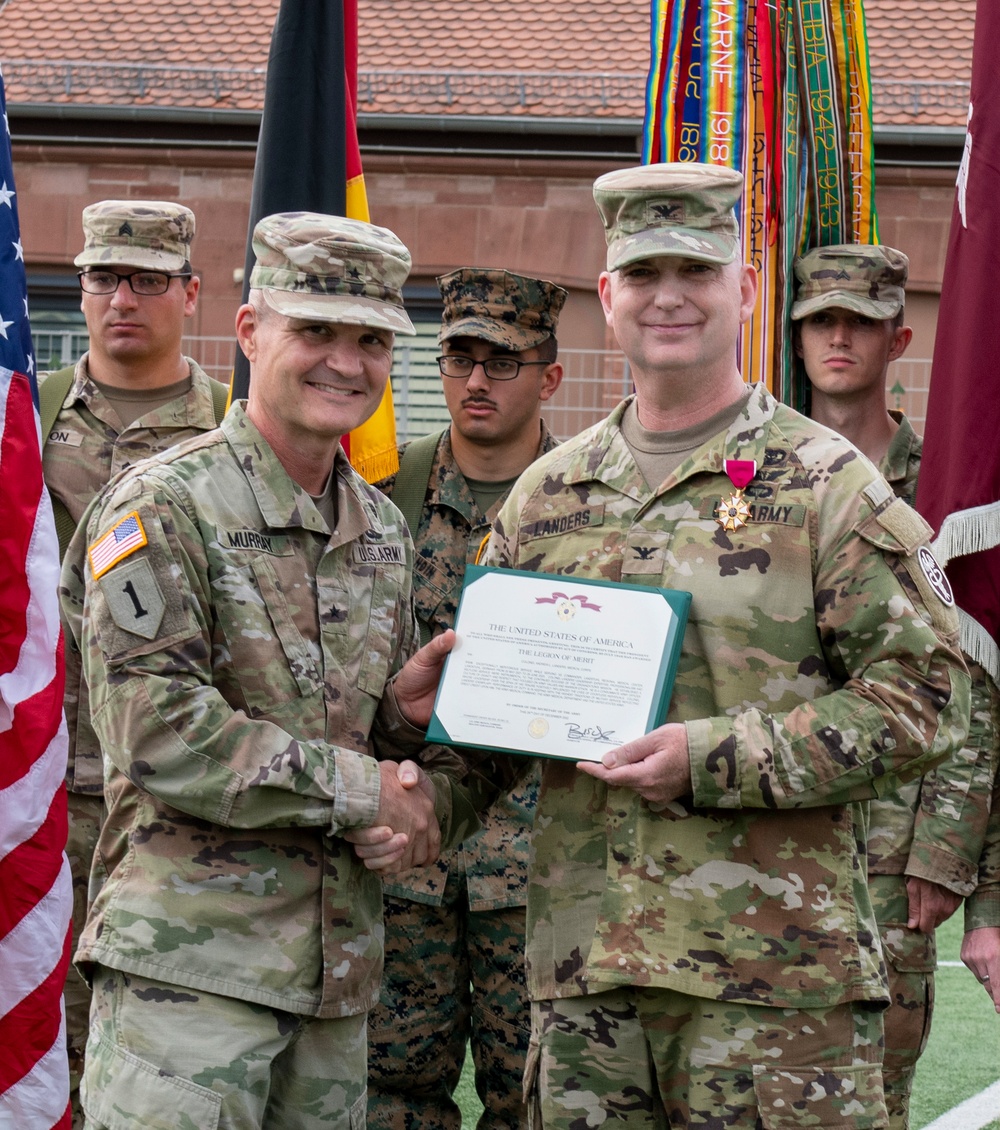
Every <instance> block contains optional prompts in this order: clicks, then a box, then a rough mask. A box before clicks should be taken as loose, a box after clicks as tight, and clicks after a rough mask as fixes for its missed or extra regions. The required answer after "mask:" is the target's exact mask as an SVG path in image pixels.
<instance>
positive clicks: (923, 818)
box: [906, 664, 997, 895]
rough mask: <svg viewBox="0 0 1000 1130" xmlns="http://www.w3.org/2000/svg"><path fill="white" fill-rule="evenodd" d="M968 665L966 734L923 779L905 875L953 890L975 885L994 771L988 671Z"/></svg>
mask: <svg viewBox="0 0 1000 1130" xmlns="http://www.w3.org/2000/svg"><path fill="white" fill-rule="evenodd" d="M969 670H970V674H971V676H972V697H971V701H972V709H971V711H970V720H969V737H968V739H967V741H966V743H965V745H964V746H963V747H962V748H961V749H959V750H958V751H957V752H956V753H954V754H952V756H951V757H949V758H947V759H946V760H944V761H942V762H941V764H940V765H939V766H938V767H937V768H936V769H932V770H931V771H930V772H929V773H927V774H925V776H924V778H923V780H922V781H921V784H920V806H919V808H918V809H917V812H916V815H915V819H914V828H913V843H912V845H911V847H910V856H909V860H908V861H907V865H906V874H907V875H916V876H918V877H919V878H922V879H927V880H929V881H930V882H932V883H937V884H939V885H940V886H942V887H947V888H948V889H949V890H951V891H954V893H955V894H957V895H969V894H971V893H972V892H973V890H975V887H976V873H977V870H978V866H979V858H980V855H981V854H982V849H983V841H984V838H985V836H986V829H987V824H988V822H989V818H990V807H991V799H992V791H993V781H994V778H995V776H996V770H997V765H996V761H997V748H996V739H997V735H996V729H995V727H994V723H993V719H992V714H991V703H990V689H989V683H988V676H987V674H986V672H985V671H984V670H983V669H982V667H979V666H977V665H975V664H970V666H969Z"/></svg>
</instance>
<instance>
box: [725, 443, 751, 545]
mask: <svg viewBox="0 0 1000 1130" xmlns="http://www.w3.org/2000/svg"><path fill="white" fill-rule="evenodd" d="M725 468H726V474H727V475H728V476H729V481H730V482H731V483H732V484H733V486H734V487H735V490H734V491H733V493H732V494H731V495H730V496H729V497H728V498H724V499H722V500H721V501H720V502H719V505H718V507H717V509H716V511H715V520H716V521H717V522H718V523H719V525H720V526H721V527H722V528H723V529H724V530H725V531H726V532H727V533H735V532H736V531H737V530H741V529H743V527H744V526H746V525H748V524H749V522H750V506H749V504H748V503H747V501H746V499H745V498H744V497H743V491H744V490H745V489H746V487H747V486H749V484H750V480H751V479H752V478H753V477H754V475H756V474H757V462H756V460H754V459H727V460H726V462H725Z"/></svg>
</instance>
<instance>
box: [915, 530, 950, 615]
mask: <svg viewBox="0 0 1000 1130" xmlns="http://www.w3.org/2000/svg"><path fill="white" fill-rule="evenodd" d="M917 560H918V561H919V562H920V568H921V569H922V570H923V573H924V576H925V577H926V578H927V583H928V584H929V585H930V586H931V588H932V589H933V590H934V592H935V593H936V595H937V596H938V597H939V598H940V600H941V603H942V604H943V605H944V606H945V607H946V608H952V607H954V604H955V594H954V593H953V592H952V591H951V585H950V584H949V583H948V578H947V577H946V576H945V572H944V570H943V569H942V568H941V566H940V565H939V564H938V563H937V559H936V558H935V557H934V554H933V553H931V551H930V550H929V549H928V548H927V546H926V545H922V546H921V547H920V548H919V549H918V550H917Z"/></svg>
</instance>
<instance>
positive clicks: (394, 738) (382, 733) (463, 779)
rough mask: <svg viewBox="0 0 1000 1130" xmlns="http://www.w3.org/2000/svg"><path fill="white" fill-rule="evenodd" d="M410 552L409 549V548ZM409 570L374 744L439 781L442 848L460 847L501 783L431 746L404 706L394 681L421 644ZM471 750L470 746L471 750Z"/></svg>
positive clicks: (463, 759) (460, 758)
mask: <svg viewBox="0 0 1000 1130" xmlns="http://www.w3.org/2000/svg"><path fill="white" fill-rule="evenodd" d="M408 552H410V550H409V549H408ZM408 564H409V568H408V569H407V586H406V590H405V593H404V599H405V600H406V602H407V604H408V606H409V615H408V616H407V617H406V618H405V619H406V624H407V627H406V633H405V635H404V638H403V642H402V645H401V647H400V649H399V653H398V654H397V656H396V660H395V662H394V664H393V667H392V678H390V680H389V682H388V683H386V685H385V691H384V693H383V695H382V700H381V702H380V703H379V707H378V711H377V712H376V714H375V722H374V725H373V727H372V743H373V745H374V747H375V750H376V752H377V753H378V756H379V758H380V759H381V758H385V759H388V760H392V761H401V760H403V759H405V758H409V759H411V760H414V761H418V762H419V763H420V764H421V765H422V766H423V768H424V771H425V772H426V773H427V775H428V776H429V777H430V779H431V780H432V781H433V782H434V814H435V816H436V817H437V821H438V825H439V826H440V828H441V845H442V850H446V849H448V848H451V847H455V846H456V845H458V844H460V843H461V842H462V840H464V839H467V838H468V837H469V836H471V835H473V834H474V833H475V832H477V831H478V830H479V827H480V821H479V816H478V813H480V812H482V811H484V810H485V809H486V808H487V807H488V805H489V803H490V799H491V798H492V796H493V795H494V794H495V788H496V786H495V785H493V784H492V783H491V782H489V781H485V780H483V779H482V778H481V776H480V774H479V773H478V772H477V771H476V767H475V761H474V759H470V758H469V757H466V756H464V755H463V754H460V753H458V752H457V751H456V750H453V749H451V748H450V747H448V746H441V745H428V744H427V741H426V739H425V731H424V730H423V729H421V728H420V727H418V726H414V725H413V723H412V722H410V720H409V719H408V718H407V717H406V715H405V714H404V713H403V712H402V710H401V709H400V707H399V703H398V701H397V699H396V692H395V687H394V681H395V677H396V675H398V674H399V672H400V670H401V669H402V667H403V664H404V663H405V661H406V660H407V659H409V658H410V656H411V655H413V654H414V653H415V652H416V651H417V649H418V645H419V636H418V631H417V618H416V610H415V609H414V607H413V601H412V589H411V585H412V577H413V568H412V565H413V563H412V561H410V562H409V563H408ZM470 752H471V751H470Z"/></svg>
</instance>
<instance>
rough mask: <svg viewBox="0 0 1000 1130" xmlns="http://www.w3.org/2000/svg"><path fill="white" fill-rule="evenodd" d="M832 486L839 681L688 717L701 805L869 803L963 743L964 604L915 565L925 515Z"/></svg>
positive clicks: (828, 638) (830, 584)
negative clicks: (864, 502) (958, 608)
mask: <svg viewBox="0 0 1000 1130" xmlns="http://www.w3.org/2000/svg"><path fill="white" fill-rule="evenodd" d="M877 483H882V480H877ZM882 485H883V486H884V484H882ZM884 489H885V491H886V492H888V489H889V488H888V487H885V488H884ZM890 494H891V492H890ZM831 495H832V497H831V498H830V499H829V501H828V503H827V504H826V505H821V506H820V507H819V509H818V512H817V515H816V523H817V534H816V544H817V552H816V564H815V568H814V594H815V596H814V599H815V617H816V632H817V636H818V639H819V641H820V646H821V649H822V652H823V656H824V658H825V660H826V665H827V668H828V670H829V672H830V674H831V682H832V685H833V686H836V687H837V689H831V691H830V693H828V694H825V695H821V696H820V697H818V698H815V699H812V700H811V701H805V702H803V703H802V704H801V705H799V706H797V707H795V708H794V709H793V710H790V711H788V712H786V713H783V714H769V713H768V712H767V711H766V708H765V707H764V706H763V705H761V706H757V705H754V706H751V707H750V708H749V709H746V710H743V711H742V712H740V713H739V714H737V715H736V716H735V717H725V718H706V719H701V720H697V721H692V722H687V723H685V725H686V727H687V734H688V748H689V751H690V760H691V773H692V781H693V785H694V800H695V804H697V805H704V806H707V807H717V808H741V807H764V808H786V807H789V808H794V807H800V806H818V805H828V804H844V803H848V802H852V801H856V800H865V799H870V798H871V797H873V796H875V795H878V794H881V793H883V792H885V791H887V790H888V789H890V788H892V787H893V786H894V785H895V784H896V783H897V782H898V781H901V780H909V779H910V778H912V777H916V776H919V775H920V774H921V773H925V772H927V771H928V770H929V769H930V768H932V767H933V766H934V765H936V764H937V763H938V762H940V761H941V760H942V759H943V758H944V757H946V756H947V755H948V754H949V753H950V752H951V751H953V750H955V749H957V748H959V747H960V746H961V744H962V742H963V741H964V740H965V736H966V730H967V727H968V711H969V675H968V672H967V670H966V668H965V664H964V662H963V660H962V656H961V652H960V650H959V647H958V618H957V614H956V612H955V609H954V607H950V606H946V605H945V604H944V603H943V602H942V600H941V598H940V597H939V596H938V595H937V594H936V593H935V591H934V589H933V587H932V586H931V584H930V583H929V581H928V578H927V576H926V575H925V572H924V569H923V568H922V566H921V563H920V557H919V554H920V549H921V547H925V546H926V535H927V530H928V527H927V525H926V523H925V522H924V521H923V519H922V518H920V517H919V516H918V515H917V514H916V513H914V511H912V510H911V509H910V508H909V507H908V506H907V505H906V504H905V503H904V502H902V501H900V500H898V499H892V501H891V502H887V501H886V499H885V498H879V499H878V501H877V503H876V504H875V505H873V506H871V507H866V506H862V507H861V508H860V509H859V508H858V507H857V506H853V507H852V506H849V505H846V504H845V495H844V494H843V493H842V492H837V494H836V495H833V494H832V492H831ZM931 560H933V559H931ZM776 627H778V628H780V625H776Z"/></svg>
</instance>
